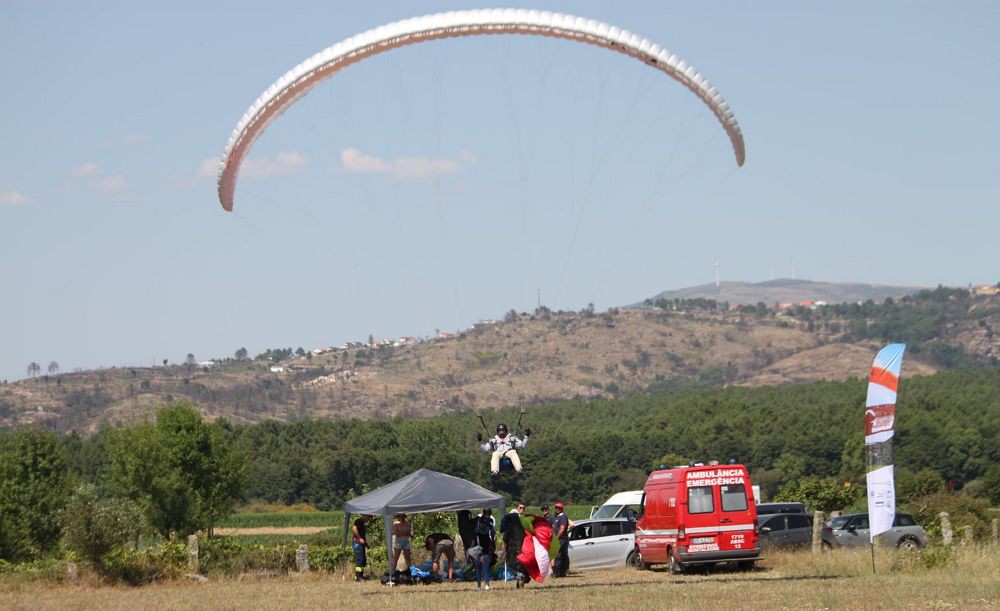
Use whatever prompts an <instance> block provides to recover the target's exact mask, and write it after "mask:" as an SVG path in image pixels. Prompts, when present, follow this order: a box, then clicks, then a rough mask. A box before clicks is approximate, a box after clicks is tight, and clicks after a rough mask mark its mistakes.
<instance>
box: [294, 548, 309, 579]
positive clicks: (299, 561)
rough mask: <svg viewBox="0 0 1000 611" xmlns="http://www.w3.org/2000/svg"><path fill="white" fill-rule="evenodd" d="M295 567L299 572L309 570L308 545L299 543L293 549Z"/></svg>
mask: <svg viewBox="0 0 1000 611" xmlns="http://www.w3.org/2000/svg"><path fill="white" fill-rule="evenodd" d="M295 569H296V570H297V571H298V572H300V573H308V572H309V546H307V545H305V544H303V545H300V546H299V549H297V550H296V551H295Z"/></svg>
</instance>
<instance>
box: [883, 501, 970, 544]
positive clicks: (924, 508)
mask: <svg viewBox="0 0 1000 611" xmlns="http://www.w3.org/2000/svg"><path fill="white" fill-rule="evenodd" d="M902 510H904V511H906V512H908V513H912V514H913V517H915V518H916V519H917V523H918V524H920V525H921V526H923V527H924V530H926V531H927V534H928V535H929V536H931V537H934V538H937V539H940V537H941V519H940V517H938V514H940V513H941V512H942V511H944V512H947V513H948V518H949V520H950V521H951V527H952V531H953V532H954V535H955V540H956V541H957V540H960V539H961V537H962V531H963V529H964V528H965V527H966V526H971V527H972V530H973V534H974V535H975V537H976V539H978V540H983V539H985V538H987V537H989V536H990V515H989V504H988V503H986V502H985V501H983V500H982V499H977V498H975V497H971V496H969V495H966V494H958V493H955V492H936V493H934V494H928V495H926V496H923V497H920V498H918V499H914V500H913V501H910V502H909V503H906V504H904V505H903V506H902Z"/></svg>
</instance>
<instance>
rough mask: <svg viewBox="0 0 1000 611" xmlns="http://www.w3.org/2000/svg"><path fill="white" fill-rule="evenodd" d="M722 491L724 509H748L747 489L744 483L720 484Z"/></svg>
mask: <svg viewBox="0 0 1000 611" xmlns="http://www.w3.org/2000/svg"><path fill="white" fill-rule="evenodd" d="M719 488H720V489H721V492H722V511H746V509H747V491H746V489H745V488H744V487H743V484H729V485H727V486H719Z"/></svg>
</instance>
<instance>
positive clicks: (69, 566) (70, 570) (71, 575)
mask: <svg viewBox="0 0 1000 611" xmlns="http://www.w3.org/2000/svg"><path fill="white" fill-rule="evenodd" d="M79 576H80V570H79V569H78V568H77V566H76V563H75V562H73V561H70V562H67V563H66V579H68V580H70V581H76V580H77V578H78V577H79Z"/></svg>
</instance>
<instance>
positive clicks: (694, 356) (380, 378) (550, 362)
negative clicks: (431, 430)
mask: <svg viewBox="0 0 1000 611" xmlns="http://www.w3.org/2000/svg"><path fill="white" fill-rule="evenodd" d="M998 337H1000V296H989V295H975V294H972V293H971V292H970V291H967V290H964V289H948V288H938V289H936V290H934V291H924V292H922V293H920V294H918V295H916V296H912V297H904V298H901V299H898V300H891V299H887V300H885V301H884V302H883V303H880V304H876V303H874V302H871V301H868V302H863V303H860V304H859V303H855V304H850V305H827V306H817V305H816V304H815V303H812V304H805V305H803V304H799V305H797V306H790V307H782V308H780V309H779V308H777V307H776V306H775V304H765V303H763V302H761V303H758V304H756V305H739V306H735V305H732V304H729V303H726V302H718V301H715V300H712V299H673V300H667V299H659V300H656V301H650V302H649V303H648V304H647V306H646V307H644V308H641V309H635V310H617V309H612V310H609V311H606V312H595V311H594V310H593V308H591V307H588V308H585V309H584V310H582V311H580V312H553V311H550V310H548V309H547V308H545V307H541V308H539V309H538V310H536V311H535V312H534V313H532V314H527V313H519V312H514V311H511V312H508V314H507V315H506V316H505V318H504V320H502V321H489V322H485V323H482V324H478V325H475V326H474V327H473V328H470V329H467V330H465V331H462V332H459V333H457V334H455V335H453V336H444V335H443V336H442V337H439V338H434V339H425V340H423V341H417V340H415V339H413V338H408V339H407V341H406V342H402V343H399V345H396V344H394V343H393V342H386V341H381V340H377V339H375V338H373V337H369V339H368V342H365V343H362V342H355V343H353V344H352V345H350V346H344V347H342V348H330V349H328V350H320V351H318V352H317V353H316V354H314V353H313V352H311V351H307V350H304V349H302V348H299V349H297V350H293V349H292V348H272V349H268V350H265V351H263V352H261V353H260V354H259V355H258V356H257V357H256V358H251V357H250V356H249V354H248V353H247V350H246V349H245V348H239V349H237V350H236V351H235V352H234V354H233V356H232V357H226V358H223V359H217V360H215V361H211V362H209V363H208V365H202V364H199V363H198V362H197V361H196V359H195V358H194V355H190V354H189V355H188V358H187V359H186V361H187V362H185V363H183V364H180V365H176V364H166V365H164V366H159V367H131V368H120V369H104V370H99V371H89V372H71V373H53V374H50V375H39V376H37V377H35V378H32V379H28V380H23V381H20V382H17V383H11V384H0V428H4V427H16V426H24V425H33V424H34V425H43V426H45V427H47V428H49V429H50V430H54V431H58V432H64V431H69V430H75V431H78V432H80V433H81V434H83V435H89V434H92V433H93V432H95V431H97V430H98V429H99V428H100V427H101V426H104V425H108V424H110V425H114V424H117V423H125V424H127V423H133V422H141V421H143V420H145V419H149V418H152V417H153V415H154V410H155V409H156V407H157V406H160V405H163V404H165V403H170V402H173V401H177V400H183V401H188V402H191V403H193V404H195V405H196V406H197V407H198V409H199V411H200V412H201V413H202V414H203V415H205V416H206V417H208V418H215V417H225V418H226V419H228V420H229V421H231V422H233V423H241V424H248V423H253V422H260V421H263V420H269V419H274V420H280V421H284V422H291V421H295V420H303V419H316V418H326V419H331V420H338V419H345V418H375V419H384V418H393V417H400V416H402V417H411V418H413V417H427V416H434V415H439V414H444V413H451V412H463V411H467V410H473V411H478V410H483V409H494V408H497V407H500V406H507V405H523V406H527V407H529V408H534V407H537V406H542V405H548V404H551V403H556V402H559V401H566V400H577V401H589V400H600V399H603V400H612V399H620V398H626V397H633V396H638V395H642V394H646V393H651V392H660V391H667V390H685V389H697V388H721V387H724V386H732V385H739V386H761V385H775V386H777V385H785V384H795V383H804V382H813V381H818V380H847V379H854V378H862V377H864V376H866V375H867V374H868V371H869V368H870V367H871V359H872V357H873V356H874V354H875V352H877V351H878V349H879V347H880V346H881V345H882V344H884V343H886V342H897V341H902V342H905V343H906V344H907V354H906V374H907V375H909V376H913V375H927V374H931V373H934V372H935V371H939V370H951V369H956V368H977V367H996V366H997V365H998V363H1000V341H998V339H997V338H998ZM35 365H37V364H35ZM39 369H40V367H39ZM50 370H51V365H50Z"/></svg>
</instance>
